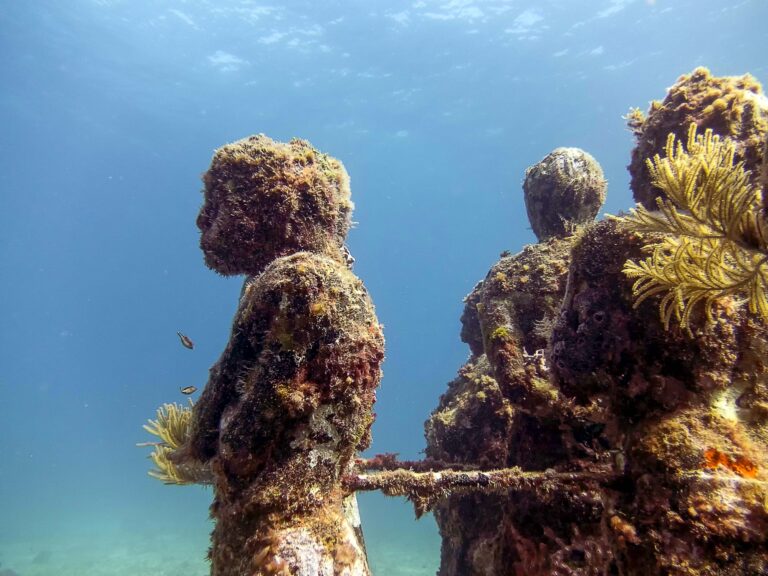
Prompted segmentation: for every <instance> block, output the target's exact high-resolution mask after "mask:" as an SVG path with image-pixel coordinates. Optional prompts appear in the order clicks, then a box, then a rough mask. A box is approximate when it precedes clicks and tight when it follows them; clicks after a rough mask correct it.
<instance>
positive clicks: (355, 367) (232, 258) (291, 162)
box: [169, 135, 384, 576]
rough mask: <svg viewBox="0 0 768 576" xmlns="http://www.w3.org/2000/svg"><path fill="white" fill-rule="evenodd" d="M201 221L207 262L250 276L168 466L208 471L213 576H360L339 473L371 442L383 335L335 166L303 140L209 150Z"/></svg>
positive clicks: (350, 509) (360, 557)
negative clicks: (352, 258) (357, 268)
mask: <svg viewBox="0 0 768 576" xmlns="http://www.w3.org/2000/svg"><path fill="white" fill-rule="evenodd" d="M203 181H204V184H205V190H204V194H205V199H204V204H203V207H202V209H201V210H200V214H199V216H198V219H197V223H198V227H199V228H200V231H201V233H202V236H201V240H200V245H201V247H202V250H203V252H204V254H205V261H206V264H207V265H208V266H209V267H210V268H212V269H213V270H215V271H217V272H219V273H221V274H225V275H235V274H246V275H247V279H246V281H245V284H244V286H243V290H242V293H241V297H240V303H239V306H238V309H237V312H236V314H235V318H234V321H233V324H232V334H231V336H230V340H229V342H228V344H227V347H226V349H225V350H224V352H223V354H222V355H221V358H220V359H219V360H218V362H216V364H215V365H214V366H213V367H212V368H211V370H210V376H209V379H208V383H207V384H206V386H205V389H204V390H203V392H202V395H201V397H200V399H199V400H198V401H197V402H196V403H195V404H194V408H193V410H192V412H191V414H190V415H189V416H188V418H189V422H188V431H187V433H186V435H185V439H184V441H183V443H181V444H180V445H179V446H178V447H177V448H176V449H175V450H173V452H172V453H171V454H169V460H170V461H171V462H172V464H173V467H174V468H175V469H176V470H179V469H181V470H183V469H184V467H187V469H192V470H194V469H198V468H201V467H202V468H206V469H208V470H209V471H210V481H211V482H212V484H213V490H214V501H213V504H212V506H211V515H212V517H213V519H214V520H215V527H214V529H213V534H212V543H211V549H210V553H209V554H210V560H211V574H212V575H213V576H268V575H272V574H291V575H304V576H332V575H343V576H365V575H367V574H369V569H368V566H367V561H366V554H365V548H364V543H363V539H362V533H361V531H360V525H359V517H358V515H357V503H356V499H355V495H354V494H351V495H350V494H349V493H348V492H345V491H344V490H343V489H342V486H341V478H342V476H343V475H344V474H345V473H347V472H348V471H349V469H350V467H351V465H352V463H353V458H354V456H355V454H356V453H357V452H358V451H359V450H362V449H364V448H366V447H367V446H368V444H369V442H370V428H371V423H372V422H373V413H372V406H373V403H374V401H375V399H376V395H375V394H376V393H375V391H376V387H377V385H378V384H379V380H380V377H381V371H380V364H381V362H382V359H383V356H384V339H383V336H382V332H381V326H380V325H379V323H378V321H377V319H376V314H375V312H374V308H373V304H372V303H371V300H370V298H369V296H368V293H367V292H366V290H365V287H364V286H363V283H362V282H361V281H360V280H359V279H358V278H357V277H356V276H355V275H354V274H353V273H352V272H351V271H350V269H349V265H348V260H349V254H348V253H347V252H346V248H345V246H344V240H345V237H346V234H347V231H348V229H349V226H350V215H351V211H352V203H351V201H350V190H349V179H348V176H347V173H346V171H345V170H344V167H343V166H342V164H341V163H340V162H338V161H337V160H335V159H333V158H331V157H329V156H326V155H325V154H322V153H320V152H318V151H317V150H315V149H314V148H312V146H310V145H309V144H308V143H307V142H305V141H303V140H292V141H291V142H289V143H287V144H285V143H279V142H275V141H273V140H271V139H269V138H267V137H266V136H264V135H258V136H252V137H250V138H246V139H244V140H240V141H238V142H235V143H233V144H228V145H226V146H224V147H222V148H220V149H218V150H217V151H216V153H215V155H214V157H213V160H212V162H211V166H210V168H209V169H208V171H207V172H206V173H205V175H204V177H203Z"/></svg>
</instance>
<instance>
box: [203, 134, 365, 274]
mask: <svg viewBox="0 0 768 576" xmlns="http://www.w3.org/2000/svg"><path fill="white" fill-rule="evenodd" d="M203 183H204V185H205V188H204V191H203V192H204V195H205V199H204V203H203V207H202V208H201V210H200V214H199V215H198V217H197V226H198V228H199V229H200V231H201V233H202V235H201V238H200V247H201V248H202V250H203V252H204V254H205V263H206V265H207V266H208V267H209V268H211V269H213V270H215V271H216V272H219V273H220V274H224V275H227V276H230V275H237V274H249V275H253V274H258V273H259V272H261V271H262V270H263V269H264V267H265V266H266V265H267V264H269V263H270V262H271V261H273V260H274V259H275V258H278V257H281V256H287V255H289V254H293V253H295V252H300V251H307V252H315V253H320V254H324V255H326V256H329V257H331V258H333V259H335V260H339V261H341V262H343V261H344V252H343V245H344V239H345V237H346V235H347V232H348V231H349V227H350V223H351V220H350V218H351V213H352V208H353V205H352V202H351V200H350V190H349V176H348V175H347V172H346V170H345V169H344V166H343V165H342V164H341V162H339V161H338V160H336V159H334V158H331V157H330V156H327V155H325V154H322V153H321V152H318V151H317V150H315V149H314V148H313V147H312V146H311V145H310V144H309V143H308V142H306V141H304V140H299V139H293V140H291V141H290V142H288V143H282V142H275V141H274V140H272V139H270V138H268V137H267V136H264V135H263V134H259V135H256V136H251V137H249V138H245V139H243V140H239V141H237V142H234V143H232V144H227V145H226V146H222V147H221V148H219V149H218V150H216V152H215V154H214V156H213V160H212V161H211V166H210V168H209V169H208V171H207V172H206V173H205V174H204V175H203Z"/></svg>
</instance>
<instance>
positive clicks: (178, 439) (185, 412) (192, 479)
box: [140, 399, 211, 484]
mask: <svg viewBox="0 0 768 576" xmlns="http://www.w3.org/2000/svg"><path fill="white" fill-rule="evenodd" d="M192 406H193V403H192V400H191V399H190V401H189V406H182V405H181V404H176V403H175V402H174V403H173V404H163V405H162V406H160V408H158V409H157V420H149V422H148V423H147V424H144V430H146V431H147V432H149V433H150V434H153V435H155V436H158V437H159V438H160V439H161V440H162V442H157V443H142V444H140V446H147V445H150V446H153V448H154V449H153V451H152V454H150V455H149V457H150V459H151V460H152V462H154V464H155V466H156V469H155V470H150V471H149V475H150V476H152V477H153V478H157V479H158V480H162V481H163V482H165V483H166V484H210V483H211V472H210V468H209V467H208V466H207V465H206V464H204V463H201V462H193V463H187V462H185V463H183V464H180V463H176V462H174V461H173V460H172V458H171V456H172V455H173V453H174V452H175V451H176V450H178V448H179V447H180V446H182V445H183V444H184V442H186V440H187V438H188V436H189V427H190V424H191V422H192Z"/></svg>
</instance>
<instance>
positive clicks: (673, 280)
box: [618, 124, 768, 328]
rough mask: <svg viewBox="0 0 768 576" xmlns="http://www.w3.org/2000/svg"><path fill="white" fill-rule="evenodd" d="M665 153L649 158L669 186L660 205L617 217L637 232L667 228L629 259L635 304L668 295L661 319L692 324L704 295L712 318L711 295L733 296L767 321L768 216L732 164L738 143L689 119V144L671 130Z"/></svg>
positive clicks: (660, 183) (662, 184) (656, 178)
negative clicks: (644, 253)
mask: <svg viewBox="0 0 768 576" xmlns="http://www.w3.org/2000/svg"><path fill="white" fill-rule="evenodd" d="M665 154H666V156H665V157H664V158H662V157H660V156H659V155H658V154H657V155H656V156H655V157H654V158H653V159H648V160H646V163H647V166H648V170H649V171H650V174H651V179H652V183H653V185H654V186H656V187H657V188H659V189H661V190H662V191H663V192H664V193H665V197H660V198H658V199H657V204H658V210H656V211H649V210H647V209H646V208H644V207H643V206H638V207H636V208H635V209H633V210H631V212H630V215H629V216H624V217H620V218H618V219H619V220H620V221H622V222H624V223H625V224H626V225H627V226H628V227H629V228H630V229H631V230H633V231H636V232H641V233H644V232H649V233H660V234H663V237H662V238H661V240H660V241H658V242H656V243H654V244H651V245H649V246H648V247H647V249H648V250H649V251H651V256H650V257H649V258H646V259H645V260H642V261H639V262H635V261H633V260H628V261H627V262H626V264H625V266H624V273H625V274H626V275H627V276H628V277H630V278H634V279H635V283H634V285H633V287H632V290H633V293H634V296H635V307H637V306H638V305H639V304H640V303H641V302H642V301H644V300H645V299H646V298H649V297H651V296H654V295H656V294H664V296H663V298H662V300H661V303H660V312H661V317H662V321H663V322H664V326H665V327H666V328H669V324H670V321H671V319H672V317H673V316H674V317H675V318H677V320H678V321H679V322H680V324H681V326H683V327H688V324H689V321H690V317H691V312H692V310H693V309H694V307H695V306H696V305H697V304H698V303H699V302H703V303H704V309H705V312H706V314H707V318H708V319H709V320H711V319H712V307H713V304H714V302H715V301H716V300H717V299H719V298H722V297H723V296H734V297H736V298H738V299H739V302H740V303H744V302H746V303H747V304H748V306H749V310H750V312H752V313H753V314H757V315H759V316H761V317H762V318H763V319H765V320H768V222H767V221H766V214H765V210H764V208H763V203H762V194H761V191H760V190H759V189H758V188H757V187H756V186H755V185H754V184H753V183H752V180H751V179H750V173H749V172H748V171H746V170H744V167H743V165H742V163H740V162H739V163H734V144H733V142H732V141H731V140H729V139H727V138H725V139H720V137H718V136H716V135H714V134H713V133H712V130H707V131H706V132H705V133H704V135H703V136H702V135H697V134H696V125H695V124H691V127H690V129H689V131H688V142H687V146H685V147H684V146H683V144H682V143H681V142H675V136H674V134H670V135H669V137H668V138H667V145H666V148H665Z"/></svg>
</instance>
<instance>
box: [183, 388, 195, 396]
mask: <svg viewBox="0 0 768 576" xmlns="http://www.w3.org/2000/svg"><path fill="white" fill-rule="evenodd" d="M195 392H197V386H184V388H182V389H181V393H182V394H186V395H187V396H189V395H190V394H194V393H195Z"/></svg>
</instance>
